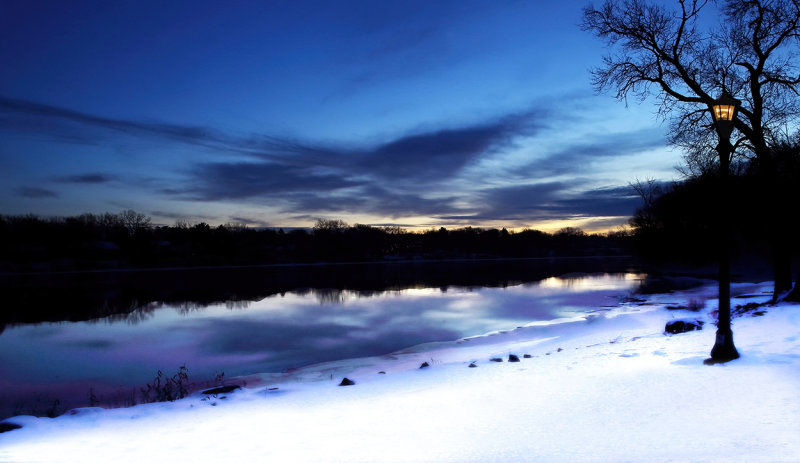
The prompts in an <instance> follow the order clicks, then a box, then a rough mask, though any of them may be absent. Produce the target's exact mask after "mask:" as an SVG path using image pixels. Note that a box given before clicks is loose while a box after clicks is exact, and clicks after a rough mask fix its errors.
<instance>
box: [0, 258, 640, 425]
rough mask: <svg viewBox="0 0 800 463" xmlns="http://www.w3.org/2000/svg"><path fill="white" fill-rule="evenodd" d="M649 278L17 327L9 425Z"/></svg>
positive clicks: (258, 302) (4, 406)
mask: <svg viewBox="0 0 800 463" xmlns="http://www.w3.org/2000/svg"><path fill="white" fill-rule="evenodd" d="M640 278H641V275H639V274H628V273H601V274H584V275H578V274H568V275H565V276H561V277H552V276H550V275H548V276H547V278H544V279H542V280H541V281H538V282H536V281H530V280H529V282H528V283H525V284H517V285H511V284H509V283H508V282H509V281H512V279H510V278H506V279H503V280H502V282H503V284H502V285H498V286H495V287H488V286H480V285H476V284H467V285H449V284H448V285H434V286H428V287H423V286H422V285H418V284H412V285H409V286H410V287H409V288H404V289H402V288H397V287H396V286H393V287H388V288H386V287H382V289H365V290H358V289H353V288H347V287H336V286H333V285H331V286H328V285H326V286H322V287H317V288H314V287H309V286H296V287H295V288H293V289H289V290H284V291H270V292H269V294H266V295H265V296H261V297H248V298H246V299H244V298H243V297H242V294H243V293H242V292H241V291H238V290H237V291H231V290H228V292H227V294H229V295H230V297H232V299H229V300H220V301H218V302H216V303H214V302H210V301H209V300H204V299H200V300H198V299H197V298H195V299H194V300H192V299H188V298H187V299H183V298H180V299H179V300H177V301H172V302H171V301H169V300H164V301H147V299H146V298H138V297H137V298H135V299H136V304H135V307H133V308H131V305H129V306H127V308H126V310H127V311H126V312H125V313H112V314H109V315H107V316H105V317H102V318H95V319H92V320H87V321H75V322H68V323H65V322H63V321H62V322H59V323H39V324H15V325H12V326H11V327H7V328H6V330H5V332H2V335H0V378H2V380H0V383H2V386H3V388H4V394H3V395H2V396H0V416H8V415H9V414H11V413H15V412H16V413H19V412H23V413H24V412H25V410H21V409H19V407H18V404H19V403H25V401H26V400H27V399H26V398H25V397H29V398H30V396H31V394H33V393H36V394H38V395H39V396H41V395H42V394H45V395H46V394H51V395H53V397H54V398H57V399H59V400H60V401H61V403H63V404H70V405H71V406H84V405H86V403H83V402H85V398H86V396H87V391H88V390H89V388H90V387H91V388H92V389H93V391H95V394H96V395H102V394H103V393H106V394H108V391H119V390H125V391H128V392H126V394H129V391H130V390H131V388H135V387H138V386H142V385H144V384H145V383H147V382H148V381H150V380H152V376H153V375H154V374H155V372H156V371H158V370H162V371H164V372H173V371H175V370H176V369H177V368H178V367H180V366H181V365H184V364H185V365H187V367H188V368H189V374H190V377H191V378H192V379H197V380H199V379H204V378H213V377H214V376H215V375H217V374H219V373H222V372H224V373H225V374H226V376H228V377H231V376H236V375H242V374H249V373H258V372H274V371H283V370H285V369H287V368H291V367H299V366H303V365H307V364H311V363H317V362H324V361H329V360H336V359H341V358H350V357H362V356H373V355H383V354H387V353H390V352H393V351H397V350H400V349H403V348H406V347H409V346H412V345H415V344H420V343H425V342H432V341H446V340H454V339H458V338H461V337H467V336H473V335H477V334H482V333H486V332H491V331H496V330H502V329H509V328H514V327H516V326H521V325H525V324H529V323H531V322H536V321H548V320H553V319H557V318H562V317H564V316H565V315H570V314H572V315H574V314H575V313H576V312H581V311H584V312H585V311H587V310H595V309H596V308H597V307H601V306H604V305H609V304H613V303H615V302H616V301H617V300H618V298H620V297H623V296H625V295H628V294H630V293H631V292H632V291H633V290H634V289H635V288H636V287H637V285H638V284H639V279H640ZM464 281H467V282H472V281H474V280H472V279H467V280H464ZM180 294H183V293H180ZM248 294H258V290H257V289H256V290H252V289H251V290H250V293H248ZM212 296H213V297H212V298H216V292H214V295H212ZM83 300H86V299H83ZM133 300H134V298H129V299H128V301H129V302H130V301H133ZM132 305H133V304H132ZM45 402H46V401H45Z"/></svg>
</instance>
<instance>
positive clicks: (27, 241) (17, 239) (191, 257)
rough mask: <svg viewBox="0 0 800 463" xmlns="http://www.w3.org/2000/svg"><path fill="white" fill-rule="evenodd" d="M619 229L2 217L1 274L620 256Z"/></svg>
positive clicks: (130, 214)
mask: <svg viewBox="0 0 800 463" xmlns="http://www.w3.org/2000/svg"><path fill="white" fill-rule="evenodd" d="M629 244H630V236H629V235H628V234H626V233H624V232H620V233H609V234H604V235H595V234H587V233H584V232H583V231H581V230H580V229H575V228H565V229H563V230H560V231H558V232H556V233H553V234H549V233H544V232H541V231H537V230H523V231H520V232H515V233H512V232H509V231H507V230H505V229H502V230H497V229H482V228H473V227H466V228H458V229H452V230H448V229H445V228H440V229H438V230H428V231H425V232H422V233H419V232H408V231H406V230H403V229H400V228H399V227H373V226H368V225H359V224H356V225H352V226H351V225H348V224H346V223H345V222H343V221H341V220H319V221H317V223H316V225H315V226H314V227H313V229H310V230H306V229H292V230H289V231H284V230H283V229H277V230H275V229H255V228H249V227H245V226H242V225H237V224H226V225H219V226H216V227H212V226H210V225H208V224H207V223H198V224H187V223H176V224H175V225H174V226H154V225H152V223H151V220H150V218H149V217H146V216H145V215H144V214H141V213H137V212H135V211H124V212H122V213H120V214H111V213H105V214H100V215H95V214H83V215H80V216H77V217H66V218H47V219H46V218H40V217H37V216H32V215H27V216H0V255H1V256H2V257H0V270H2V271H6V272H16V271H59V270H74V269H98V268H100V269H104V268H105V269H117V268H142V267H183V266H220V265H263V264H291V263H316V262H364V261H394V260H438V259H480V258H520V257H561V256H596V255H624V254H628V253H629Z"/></svg>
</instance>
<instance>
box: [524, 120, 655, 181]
mask: <svg viewBox="0 0 800 463" xmlns="http://www.w3.org/2000/svg"><path fill="white" fill-rule="evenodd" d="M592 140H593V141H592V142H591V143H564V146H562V147H560V148H557V149H555V150H553V151H549V152H548V153H547V154H546V156H545V157H543V158H539V159H537V160H536V161H534V162H532V163H530V164H529V165H527V166H523V167H521V168H520V169H518V170H517V172H518V173H519V175H520V176H524V177H525V178H528V179H546V178H550V177H554V176H558V175H568V174H575V173H578V172H580V173H587V172H590V170H591V169H592V165H593V164H592V161H594V160H595V159H607V158H611V157H619V156H627V155H631V154H636V153H641V152H643V151H647V150H651V149H656V148H661V147H663V146H664V135H663V134H662V133H661V132H660V131H658V130H655V129H643V130H637V131H633V132H623V133H611V134H602V135H597V136H593V137H592Z"/></svg>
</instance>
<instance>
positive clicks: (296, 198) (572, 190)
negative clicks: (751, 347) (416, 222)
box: [0, 98, 663, 223]
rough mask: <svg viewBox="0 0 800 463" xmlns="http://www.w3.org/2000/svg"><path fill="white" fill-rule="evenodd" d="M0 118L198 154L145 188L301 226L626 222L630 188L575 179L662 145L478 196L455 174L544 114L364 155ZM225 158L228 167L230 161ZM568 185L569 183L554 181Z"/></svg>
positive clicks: (194, 132) (66, 179) (532, 130)
mask: <svg viewBox="0 0 800 463" xmlns="http://www.w3.org/2000/svg"><path fill="white" fill-rule="evenodd" d="M0 116H3V117H0V129H5V130H24V131H30V132H36V133H42V136H45V137H47V136H59V134H62V135H64V134H70V133H72V134H74V133H82V135H80V136H78V138H80V139H83V140H85V141H86V142H92V137H97V140H96V143H98V144H100V143H106V138H107V137H109V136H113V134H122V135H123V136H126V137H130V136H133V137H138V138H145V139H148V140H151V141H152V140H155V141H158V142H160V143H172V144H183V145H190V146H202V147H204V148H208V150H207V151H206V152H207V153H209V152H210V153H211V154H212V159H216V160H213V161H209V160H208V157H204V158H202V160H201V158H199V157H198V158H197V159H193V158H191V157H189V158H188V159H183V160H182V164H181V166H180V167H179V168H177V169H176V170H175V171H173V172H172V177H171V179H170V184H169V186H165V185H164V184H162V185H160V186H158V187H155V188H153V189H154V190H156V191H157V192H158V193H159V194H161V195H162V197H165V198H168V199H177V200H183V201H192V202H239V203H247V204H252V205H267V204H268V205H270V206H271V207H272V208H273V210H282V211H283V212H284V213H291V214H293V215H294V216H308V217H311V216H322V215H325V214H328V215H330V214H336V213H349V214H371V215H374V216H382V217H392V218H402V217H411V216H427V217H432V218H433V217H436V218H438V220H442V221H452V222H453V223H459V222H461V221H473V222H475V221H488V220H492V221H504V220H507V221H515V222H521V221H530V220H535V219H558V218H574V217H576V216H591V215H595V216H623V215H630V214H631V213H632V212H633V210H634V209H635V207H636V202H637V199H636V197H635V196H632V194H631V192H630V191H629V189H628V188H626V187H608V188H601V189H594V190H590V191H582V189H581V187H582V185H581V180H580V179H579V178H578V177H577V176H576V175H575V174H578V173H588V172H589V171H590V169H591V168H592V167H591V161H592V160H594V159H610V158H613V157H616V156H627V155H630V154H633V153H637V152H641V151H644V150H648V149H652V148H657V147H660V146H663V142H662V139H661V137H660V135H659V134H658V133H656V132H655V131H651V130H640V131H634V132H630V133H620V134H607V135H604V136H601V137H595V138H594V139H593V140H594V141H593V142H591V143H589V142H586V143H582V142H577V143H574V142H573V143H567V144H564V145H563V146H561V147H560V148H558V149H556V150H551V151H546V152H545V155H544V157H541V156H540V157H539V159H537V160H536V162H531V163H530V165H527V166H522V167H521V168H517V169H516V170H515V171H509V172H507V173H506V174H502V175H499V176H498V173H497V172H494V173H493V174H494V178H495V179H497V178H502V177H503V175H504V176H505V178H506V179H507V181H508V182H509V184H508V185H506V186H492V187H487V186H486V185H487V184H486V183H484V182H482V179H481V178H479V177H478V178H475V177H474V176H473V177H470V178H473V179H474V180H473V183H471V184H466V182H465V181H464V179H465V178H466V177H462V173H464V172H465V170H466V169H467V168H470V167H474V166H476V165H480V164H479V163H480V162H481V161H482V160H486V159H490V158H492V157H493V156H495V155H498V154H502V153H504V152H506V151H507V150H511V149H516V148H517V147H518V144H520V143H522V142H523V141H530V140H532V139H533V140H535V139H536V137H538V136H539V135H540V134H542V133H546V132H547V131H548V130H549V129H550V127H549V125H548V124H551V123H552V120H553V118H552V117H551V115H550V114H546V113H545V112H544V111H521V112H516V113H511V114H507V115H503V116H497V117H487V118H486V119H484V120H478V121H475V122H473V123H471V124H463V125H458V126H439V127H430V128H428V129H425V130H417V131H414V132H409V133H405V134H401V135H398V136H395V137H394V138H390V139H388V140H385V141H384V142H382V143H375V144H373V145H371V146H364V145H357V146H356V145H351V146H347V145H342V144H334V143H319V142H314V141H311V140H302V139H287V138H280V137H274V136H270V135H265V134H244V135H242V134H231V133H227V132H224V131H220V130H216V129H214V128H207V127H196V126H182V125H178V124H167V123H157V122H144V121H131V120H123V119H114V118H107V117H101V116H95V115H90V114H85V113H82V112H79V111H74V110H69V109H63V108H58V107H53V106H48V105H43V104H39V103H33V102H28V101H23V100H13V99H8V98H0ZM109 134H111V135H109ZM231 153H236V154H237V156H236V157H235V158H232V157H231V156H230V154H231ZM242 155H244V157H243V156H242ZM248 158H249V160H248ZM232 159H236V160H235V161H234V160H232ZM523 172H524V175H523ZM567 174H570V176H569V180H558V181H555V180H554V179H556V178H559V179H563V178H564V176H565V175H567ZM122 175H123V174H109V173H103V172H91V171H89V172H87V173H83V174H73V175H61V176H53V177H51V180H53V181H55V182H58V183H71V184H80V185H93V184H104V183H110V182H116V181H121V182H123V183H125V181H126V179H125V178H124V177H123V176H122ZM473 175H474V173H473ZM511 182H516V183H513V184H512V183H511ZM156 183H157V182H156ZM494 184H495V185H496V184H497V182H495V183H494ZM455 185H460V186H455ZM17 194H18V195H21V196H23V197H27V198H48V197H50V198H52V197H57V196H58V193H57V192H55V191H52V190H48V189H45V188H40V187H29V186H28V187H23V188H19V189H17ZM160 215H161V216H165V217H166V215H164V214H160ZM247 222H248V223H258V222H259V221H258V219H253V220H250V219H248V220H247Z"/></svg>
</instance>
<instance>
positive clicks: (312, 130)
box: [0, 0, 680, 231]
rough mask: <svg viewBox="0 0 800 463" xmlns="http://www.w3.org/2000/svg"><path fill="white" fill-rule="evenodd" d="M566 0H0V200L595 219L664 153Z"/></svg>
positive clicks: (614, 214) (545, 221) (522, 220)
mask: <svg viewBox="0 0 800 463" xmlns="http://www.w3.org/2000/svg"><path fill="white" fill-rule="evenodd" d="M583 6H585V3H584V2H581V1H561V2H551V1H538V0H531V1H489V0H486V1H469V0H466V1H465V0H461V1H433V2H431V1H400V2H377V1H335V2H334V1H330V2H329V1H304V0H293V1H229V2H222V1H205V0H194V1H179V0H174V1H169V2H163V1H149V0H137V1H105V0H102V1H70V2H63V1H52V2H51V1H39V0H30V1H25V2H18V1H11V0H0V62H1V63H3V66H2V67H1V68H0V136H1V137H0V213H2V214H12V215H13V214H26V213H33V214H37V215H41V216H52V215H76V214H80V213H83V212H94V213H99V212H106V211H109V212H118V211H120V210H122V209H134V210H137V211H139V212H143V213H145V214H147V215H149V216H151V217H152V218H153V221H154V222H155V223H159V224H168V225H169V224H172V223H174V222H175V221H176V220H186V221H189V222H199V221H205V222H207V223H210V224H221V223H226V222H239V223H246V224H249V225H252V226H286V227H289V226H310V225H313V223H314V221H315V220H316V219H318V218H338V219H342V220H345V221H347V222H348V223H351V224H353V223H362V224H370V225H388V224H396V225H400V226H403V227H408V228H417V229H425V228H430V227H437V228H438V227H440V226H444V227H448V228H454V227H461V226H468V225H469V226H481V227H508V228H520V227H531V228H538V229H541V230H546V231H553V230H555V229H558V228H560V227H563V226H577V227H582V228H584V229H585V230H587V231H593V230H604V229H608V228H613V227H615V226H617V225H620V224H624V223H625V222H626V221H627V218H628V217H629V216H630V215H631V214H632V213H633V211H634V209H635V208H636V207H637V206H638V204H639V200H638V198H636V197H635V196H633V194H632V191H631V190H630V188H629V186H628V185H629V183H630V182H632V181H635V180H637V179H645V178H654V179H658V180H668V179H673V178H676V177H677V175H678V174H677V173H676V172H675V170H674V166H675V165H677V164H679V163H680V153H679V152H676V151H672V150H670V149H668V148H667V145H666V138H665V133H664V132H665V130H666V128H665V127H664V126H662V125H660V123H659V121H658V120H657V119H656V118H655V117H654V115H653V114H654V108H653V107H652V106H650V105H648V104H643V105H636V104H635V103H632V104H631V105H630V106H629V107H626V106H625V104H623V103H620V102H618V101H616V100H614V99H613V98H612V96H610V95H596V94H595V93H594V91H593V89H592V87H591V84H590V74H589V69H590V68H591V67H593V66H597V65H599V64H600V63H601V58H602V56H603V54H604V53H606V51H607V50H605V49H604V48H603V43H601V42H600V41H598V40H597V39H595V38H594V37H593V36H592V35H591V34H589V33H586V32H583V31H581V30H580V28H579V26H578V24H579V22H580V17H581V8H582V7H583Z"/></svg>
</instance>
